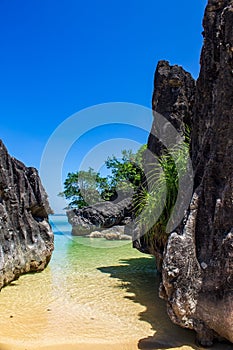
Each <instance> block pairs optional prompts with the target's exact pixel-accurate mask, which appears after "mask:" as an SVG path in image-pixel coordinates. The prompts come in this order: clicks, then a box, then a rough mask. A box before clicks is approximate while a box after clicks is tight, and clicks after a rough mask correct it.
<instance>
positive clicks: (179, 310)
mask: <svg viewBox="0 0 233 350" xmlns="http://www.w3.org/2000/svg"><path fill="white" fill-rule="evenodd" d="M232 24H233V1H232V0H222V1H215V0H209V1H208V5H207V8H206V11H205V17H204V46H203V50H202V55H201V71H200V76H199V79H198V81H197V90H196V95H195V104H194V108H193V121H192V162H193V168H194V172H195V178H194V195H193V200H192V203H191V204H190V208H189V213H188V215H187V218H186V224H185V225H183V227H180V228H179V229H178V230H177V232H174V233H172V234H171V235H170V237H169V239H168V243H167V247H166V250H165V252H164V260H163V268H162V276H163V282H162V288H161V294H162V295H163V297H165V298H166V299H167V303H168V313H169V315H170V317H171V319H172V320H173V321H174V322H175V323H177V324H179V325H181V326H182V327H187V328H191V329H194V330H196V332H197V340H198V342H199V343H200V344H201V345H205V346H210V345H212V343H213V339H214V338H219V337H223V338H225V339H228V340H229V341H231V342H233V25H232Z"/></svg>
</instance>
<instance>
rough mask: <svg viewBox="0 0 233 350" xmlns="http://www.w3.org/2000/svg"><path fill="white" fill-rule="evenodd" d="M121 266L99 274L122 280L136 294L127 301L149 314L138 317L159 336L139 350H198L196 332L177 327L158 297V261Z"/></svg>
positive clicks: (136, 261)
mask: <svg viewBox="0 0 233 350" xmlns="http://www.w3.org/2000/svg"><path fill="white" fill-rule="evenodd" d="M120 263H121V265H119V266H107V267H99V268H98V270H99V271H101V272H103V273H107V274H110V277H111V278H116V279H118V280H120V281H121V282H122V284H121V286H120V288H124V289H125V291H126V292H129V293H131V294H133V296H132V295H131V296H125V298H128V299H130V300H132V301H133V302H135V303H139V304H140V305H143V306H144V307H145V311H143V312H141V313H140V314H139V315H138V316H139V320H141V321H145V322H147V323H149V324H150V325H151V328H152V330H154V331H155V332H156V333H155V334H154V335H153V336H149V337H147V338H143V339H140V340H139V341H138V348H139V349H167V348H174V347H181V346H184V345H186V346H190V347H192V348H193V349H198V347H197V346H195V344H194V340H195V334H194V332H193V331H190V330H186V329H182V328H180V327H178V326H176V325H174V324H173V323H172V322H171V321H170V319H169V317H168V315H167V312H166V303H165V302H164V301H163V300H161V299H160V298H159V296H158V290H159V284H160V276H159V275H158V274H156V273H155V262H154V259H153V258H150V257H142V258H132V259H126V260H121V261H120ZM213 349H222V350H228V349H230V348H229V347H228V346H227V345H224V344H218V345H217V344H216V346H214V348H213Z"/></svg>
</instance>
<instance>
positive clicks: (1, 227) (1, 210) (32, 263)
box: [0, 141, 53, 288]
mask: <svg viewBox="0 0 233 350" xmlns="http://www.w3.org/2000/svg"><path fill="white" fill-rule="evenodd" d="M50 213H52V210H51V209H50V207H49V203H48V200H47V194H46V193H45V190H44V188H43V187H42V185H41V182H40V179H39V176H38V172H37V170H36V169H34V168H27V167H26V166H25V165H24V164H23V163H21V162H20V161H18V160H16V159H15V158H11V157H10V156H9V154H8V152H7V150H6V148H5V146H4V145H3V143H2V141H0V288H2V287H3V286H4V285H6V284H8V283H10V282H11V281H12V280H14V279H16V278H18V277H19V276H20V275H21V274H24V273H27V272H36V271H41V270H43V269H44V268H45V267H46V265H47V264H48V262H49V260H50V258H51V254H52V251H53V233H52V231H51V228H50V225H49V223H48V214H50Z"/></svg>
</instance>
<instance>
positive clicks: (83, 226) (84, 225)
mask: <svg viewBox="0 0 233 350" xmlns="http://www.w3.org/2000/svg"><path fill="white" fill-rule="evenodd" d="M131 214H132V204H131V199H127V198H125V199H123V200H121V201H119V202H118V203H115V202H110V201H105V202H100V203H96V204H93V205H91V206H88V207H84V208H82V209H71V210H69V211H67V216H68V220H69V223H70V224H71V225H72V234H73V235H77V236H81V235H89V234H90V233H91V232H94V231H96V230H101V229H107V228H111V227H114V226H118V225H123V226H124V225H126V224H127V223H128V222H129V221H130V216H131Z"/></svg>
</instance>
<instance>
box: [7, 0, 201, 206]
mask: <svg viewBox="0 0 233 350" xmlns="http://www.w3.org/2000/svg"><path fill="white" fill-rule="evenodd" d="M205 5H206V1H195V2H194V1H190V2H189V1H187V0H186V1H184V0H182V1H179V0H177V1H176V2H174V1H171V0H167V1H166V2H163V1H155V0H144V1H138V0H134V1H133V0H124V1H123V0H118V1H113V0H98V1H97V0H87V1H85V2H84V1H79V0H66V1H64V0H62V1H61V0H33V1H32V0H24V1H14V0H12V1H9V0H1V2H0V33H1V34H0V45H1V55H0V76H1V80H0V115H1V138H2V139H3V141H4V143H5V144H6V146H7V148H8V150H9V152H10V153H11V154H12V155H13V156H15V157H16V158H18V159H20V160H21V161H23V162H24V163H25V164H26V165H28V166H35V167H37V168H39V167H40V160H41V156H42V152H43V149H44V147H45V145H46V142H47V140H48V139H49V137H50V136H51V134H52V133H53V132H54V130H55V129H56V128H57V127H58V126H59V125H60V124H61V123H62V122H63V121H64V120H66V118H68V117H69V116H70V115H72V114H74V113H76V112H78V111H80V110H82V109H84V108H88V107H90V106H93V105H96V104H101V103H108V102H129V103H136V104H139V105H143V106H146V107H150V105H151V94H152V89H153V74H154V70H155V68H156V64H157V61H158V60H160V59H166V60H169V61H170V63H171V64H179V65H182V66H183V67H184V68H185V69H187V70H188V71H190V72H191V73H192V75H193V76H194V77H195V78H196V77H197V76H198V72H199V56H200V50H201V45H202V36H201V32H202V17H203V12H204V7H205ZM97 129H98V128H97ZM115 131H116V130H115ZM101 132H102V134H103V135H102V140H106V139H108V138H111V137H112V136H111V132H113V137H115V136H114V127H110V128H108V129H106V130H105V128H102V131H100V129H98V130H96V132H95V130H92V131H91V133H92V134H91V136H90V134H88V135H89V136H88V135H87V138H86V139H85V137H84V138H82V144H81V145H82V152H80V153H79V152H77V153H75V152H74V150H75V148H74V149H73V152H71V153H70V156H68V157H67V162H66V167H65V169H66V170H65V171H63V172H66V171H68V170H69V167H72V164H75V161H76V162H79V161H80V159H81V157H82V156H81V153H82V154H85V149H86V150H87V151H88V149H89V147H88V142H89V141H88V137H89V139H90V137H91V138H92V140H93V139H96V140H97V139H98V137H99V136H98V135H99V133H101ZM129 133H130V132H129ZM135 133H136V134H137V131H135ZM123 134H124V132H123ZM134 136H135V135H134ZM119 137H121V135H120V133H119ZM135 137H136V136H135ZM137 137H138V139H137ZM137 137H136V139H137V141H138V142H139V143H145V142H146V134H145V133H139V134H138V135H137ZM79 149H80V147H79ZM72 154H73V155H72ZM73 159H75V161H73ZM71 170H74V169H71ZM52 205H53V204H52Z"/></svg>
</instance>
